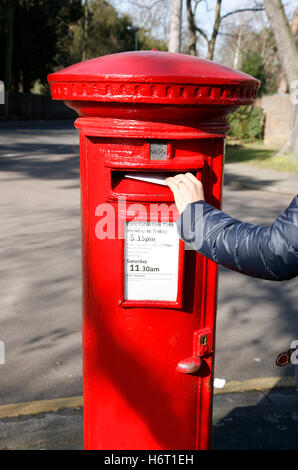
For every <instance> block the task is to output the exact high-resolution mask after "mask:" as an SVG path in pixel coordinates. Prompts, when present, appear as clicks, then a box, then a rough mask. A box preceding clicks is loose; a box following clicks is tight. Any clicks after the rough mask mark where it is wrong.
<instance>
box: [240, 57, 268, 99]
mask: <svg viewBox="0 0 298 470" xmlns="http://www.w3.org/2000/svg"><path fill="white" fill-rule="evenodd" d="M241 70H242V71H243V72H245V73H248V74H249V75H252V76H253V77H255V78H257V79H258V80H260V82H261V86H260V88H259V90H258V96H262V95H263V94H264V93H266V91H267V89H266V81H267V75H266V70H265V64H264V61H263V59H262V57H261V55H260V54H259V52H257V51H254V52H249V53H248V54H247V55H246V57H245V58H244V60H243V64H242V68H241Z"/></svg>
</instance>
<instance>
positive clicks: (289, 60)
mask: <svg viewBox="0 0 298 470" xmlns="http://www.w3.org/2000/svg"><path fill="white" fill-rule="evenodd" d="M264 4H265V8H266V13H267V16H268V19H269V21H270V24H271V28H272V30H273V34H274V37H275V40H276V44H277V49H278V54H279V57H280V61H281V64H282V68H283V71H284V73H285V75H286V77H287V80H288V83H289V85H290V89H291V87H293V86H294V84H295V81H296V80H297V79H298V52H297V48H296V44H295V39H294V36H293V33H292V31H291V28H290V26H289V23H288V20H287V17H286V15H285V12H284V9H283V6H282V3H281V0H264ZM296 101H297V100H295V99H294V97H293V96H292V99H291V102H292V110H291V127H290V132H289V136H288V141H287V143H286V145H285V146H284V148H283V149H282V151H281V152H282V153H286V152H287V153H290V154H291V157H292V159H293V160H298V143H297V135H298V117H297V115H298V103H297V102H296Z"/></svg>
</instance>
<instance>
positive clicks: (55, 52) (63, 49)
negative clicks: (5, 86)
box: [0, 0, 82, 92]
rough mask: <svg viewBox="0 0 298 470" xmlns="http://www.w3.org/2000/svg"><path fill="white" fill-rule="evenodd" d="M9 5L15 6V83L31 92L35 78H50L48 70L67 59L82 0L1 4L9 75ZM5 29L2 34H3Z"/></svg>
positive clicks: (0, 61) (0, 69) (0, 62)
mask: <svg viewBox="0 0 298 470" xmlns="http://www.w3.org/2000/svg"><path fill="white" fill-rule="evenodd" d="M8 5H12V6H13V41H12V42H13V54H12V58H13V60H12V70H11V72H12V87H13V89H14V90H15V91H25V92H29V91H30V89H31V87H32V86H33V84H34V82H35V81H36V80H38V79H40V82H41V83H45V82H46V78H47V74H48V73H49V72H51V71H53V69H54V67H55V66H57V65H58V64H60V65H62V66H64V65H65V62H67V45H68V44H69V42H70V40H71V28H70V27H71V24H72V23H73V22H76V21H77V20H78V18H79V17H80V16H81V14H82V6H81V0H51V1H48V0H5V1H4V3H3V4H2V5H1V8H0V14H1V13H2V14H3V17H2V18H3V19H2V25H1V23H0V26H3V29H2V30H1V32H0V39H1V40H2V39H3V42H2V44H4V47H3V48H1V52H0V54H1V55H0V74H1V76H5V64H6V62H7V61H6V54H8V53H9V52H8V47H7V34H8V31H7V27H6V26H5V23H6V18H7V15H8V11H9V9H8ZM1 33H2V35H1Z"/></svg>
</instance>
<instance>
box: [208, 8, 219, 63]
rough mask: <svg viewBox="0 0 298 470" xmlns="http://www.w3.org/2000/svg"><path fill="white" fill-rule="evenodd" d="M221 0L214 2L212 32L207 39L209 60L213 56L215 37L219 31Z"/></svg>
mask: <svg viewBox="0 0 298 470" xmlns="http://www.w3.org/2000/svg"><path fill="white" fill-rule="evenodd" d="M221 1H222V0H217V2H216V7H215V21H214V26H213V32H212V36H211V39H210V41H208V54H207V59H209V60H213V57H214V49H215V42H216V38H217V35H218V31H219V26H220V21H221V17H220V9H221Z"/></svg>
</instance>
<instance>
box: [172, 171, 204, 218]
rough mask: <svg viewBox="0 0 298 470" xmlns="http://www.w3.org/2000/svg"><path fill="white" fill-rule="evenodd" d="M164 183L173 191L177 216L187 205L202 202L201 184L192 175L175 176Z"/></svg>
mask: <svg viewBox="0 0 298 470" xmlns="http://www.w3.org/2000/svg"><path fill="white" fill-rule="evenodd" d="M165 182H166V184H167V185H168V186H169V188H170V189H171V190H172V191H173V194H174V198H175V203H176V206H177V209H178V212H179V214H181V213H182V212H183V211H184V209H185V208H186V206H187V204H190V203H191V202H196V201H203V200H204V191H203V186H202V183H201V181H199V180H197V178H196V177H195V176H194V175H193V174H192V173H186V174H185V175H184V174H179V175H175V176H174V177H170V178H167V179H166V180H165Z"/></svg>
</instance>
